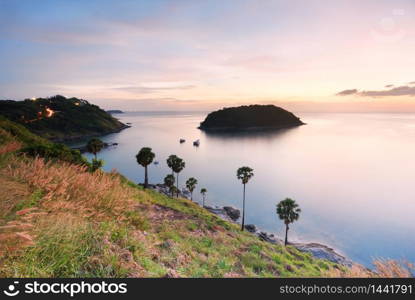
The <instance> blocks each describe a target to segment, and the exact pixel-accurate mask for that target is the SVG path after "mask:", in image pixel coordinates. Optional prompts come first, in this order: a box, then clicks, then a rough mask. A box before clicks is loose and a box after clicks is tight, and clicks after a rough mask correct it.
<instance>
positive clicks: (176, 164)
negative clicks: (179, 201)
mask: <svg viewBox="0 0 415 300" xmlns="http://www.w3.org/2000/svg"><path fill="white" fill-rule="evenodd" d="M185 166H186V164H185V162H184V161H183V159H181V158H180V157H177V156H176V157H175V158H174V160H173V165H172V170H173V172H174V173H176V178H177V191H176V194H177V197H179V191H180V190H179V173H180V172H181V171H182V170H183V169H184V167H185Z"/></svg>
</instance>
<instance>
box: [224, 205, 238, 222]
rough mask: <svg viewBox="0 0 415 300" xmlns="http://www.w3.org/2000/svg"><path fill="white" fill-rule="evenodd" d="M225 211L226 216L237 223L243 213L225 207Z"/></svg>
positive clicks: (230, 207)
mask: <svg viewBox="0 0 415 300" xmlns="http://www.w3.org/2000/svg"><path fill="white" fill-rule="evenodd" d="M223 209H224V210H225V212H226V214H227V215H228V216H229V218H231V219H232V220H233V221H236V220H238V219H239V217H240V216H241V211H240V210H239V209H237V208H234V207H232V206H224V207H223Z"/></svg>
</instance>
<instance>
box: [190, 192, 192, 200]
mask: <svg viewBox="0 0 415 300" xmlns="http://www.w3.org/2000/svg"><path fill="white" fill-rule="evenodd" d="M190 201H193V191H191V192H190Z"/></svg>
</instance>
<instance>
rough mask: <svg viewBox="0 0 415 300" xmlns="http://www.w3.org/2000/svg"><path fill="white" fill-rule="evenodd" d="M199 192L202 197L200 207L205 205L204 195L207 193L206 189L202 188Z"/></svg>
mask: <svg viewBox="0 0 415 300" xmlns="http://www.w3.org/2000/svg"><path fill="white" fill-rule="evenodd" d="M200 193H201V194H202V197H203V202H202V207H205V196H206V193H207V189H205V188H202V189H201V190H200Z"/></svg>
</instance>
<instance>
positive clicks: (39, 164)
mask: <svg viewBox="0 0 415 300" xmlns="http://www.w3.org/2000/svg"><path fill="white" fill-rule="evenodd" d="M3 172H5V174H6V175H7V176H11V177H13V178H16V179H18V180H20V181H23V182H24V183H27V184H28V185H30V187H31V188H33V189H34V190H38V189H40V190H42V192H43V197H42V201H41V205H43V206H46V207H48V208H51V209H76V210H77V211H79V213H85V214H87V215H88V214H90V215H94V214H97V213H103V212H109V211H111V213H112V214H115V215H116V214H118V213H120V212H122V211H123V210H125V209H126V208H127V207H128V206H130V205H132V200H131V199H132V196H133V190H132V189H130V188H125V185H124V184H122V182H121V179H120V177H119V176H118V175H117V174H116V173H114V172H112V173H104V172H101V171H98V172H94V173H89V172H87V168H86V167H85V166H78V165H73V164H70V163H64V162H60V163H59V164H58V163H53V162H45V160H44V159H42V158H39V157H37V158H34V159H21V158H16V157H14V158H11V159H10V161H9V163H8V165H7V167H6V168H5V169H4V171H3Z"/></svg>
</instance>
